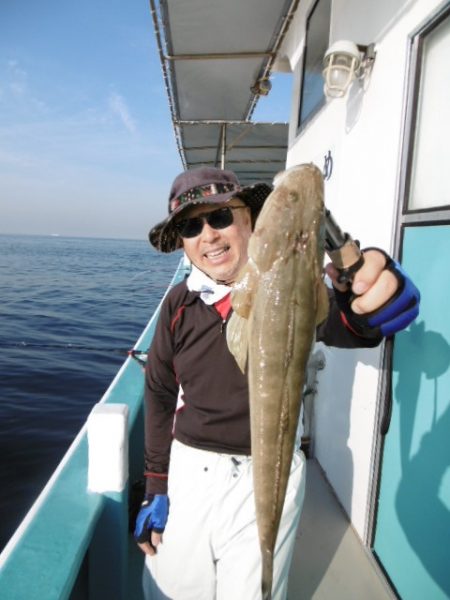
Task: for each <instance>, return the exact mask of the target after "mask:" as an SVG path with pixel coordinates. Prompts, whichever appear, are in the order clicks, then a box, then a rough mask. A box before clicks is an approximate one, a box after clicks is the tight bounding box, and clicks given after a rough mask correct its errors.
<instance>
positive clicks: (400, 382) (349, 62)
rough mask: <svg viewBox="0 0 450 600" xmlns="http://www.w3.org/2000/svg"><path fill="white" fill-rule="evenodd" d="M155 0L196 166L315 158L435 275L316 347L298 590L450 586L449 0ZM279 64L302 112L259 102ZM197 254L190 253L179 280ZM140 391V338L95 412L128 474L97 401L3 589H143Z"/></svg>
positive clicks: (268, 165)
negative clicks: (371, 321) (134, 520)
mask: <svg viewBox="0 0 450 600" xmlns="http://www.w3.org/2000/svg"><path fill="white" fill-rule="evenodd" d="M150 10H151V14H152V17H153V22H154V28H155V35H156V40H157V47H158V52H159V57H160V60H161V65H162V73H163V80H164V84H165V86H166V90H167V96H168V102H169V107H170V113H171V118H172V123H173V129H174V135H175V139H176V142H177V146H178V150H179V153H180V158H181V162H182V165H183V167H184V168H191V167H195V166H199V165H215V166H220V167H222V168H230V169H232V170H234V171H235V172H236V173H237V175H238V177H239V179H240V180H241V183H243V184H251V183H253V182H256V181H266V182H268V183H271V182H272V180H273V177H274V175H275V174H276V173H277V172H278V171H280V170H282V169H284V168H285V167H286V166H287V167H289V166H293V165H295V164H299V163H305V162H308V163H309V162H313V163H315V164H316V165H317V166H319V167H320V168H321V169H322V170H323V175H324V180H325V201H326V205H327V207H328V209H330V210H331V211H332V213H333V215H334V217H335V218H336V220H337V221H338V222H339V224H340V225H341V227H342V228H343V229H344V230H345V231H348V232H350V233H351V235H352V236H353V237H354V238H358V239H359V240H360V241H361V245H362V247H363V248H364V247H369V246H378V247H381V248H383V249H385V250H386V251H388V252H390V253H391V255H393V256H394V257H395V258H397V259H399V260H400V261H401V262H402V264H403V266H404V267H405V269H406V270H407V271H408V273H409V274H410V275H411V276H412V278H413V280H414V281H415V283H416V284H417V285H418V287H419V289H420V290H421V293H422V302H421V313H420V316H419V318H418V319H417V321H416V322H415V323H413V324H412V325H411V326H410V327H409V328H408V329H407V330H406V331H403V332H401V333H399V334H397V335H396V336H395V339H389V340H387V341H386V342H384V343H383V344H382V345H381V346H380V347H379V348H376V349H363V350H352V351H348V350H345V351H344V350H338V349H333V348H328V347H325V346H322V345H320V344H317V345H316V347H315V348H314V352H313V354H312V358H311V361H310V366H309V368H308V378H307V385H306V386H305V389H304V392H303V396H304V398H303V400H304V411H303V425H304V433H303V447H304V450H305V452H307V455H308V475H307V495H306V501H305V508H304V511H303V515H302V519H301V522H300V526H299V530H298V535H297V537H298V544H297V547H296V550H295V555H294V561H293V566H292V569H291V574H290V580H289V592H288V597H289V599H290V600H298V599H300V600H303V599H304V600H307V599H310V598H314V599H328V598H338V599H339V598H345V599H346V600H348V599H358V600H359V599H362V598H364V599H367V598H373V599H384V598H402V599H405V600H416V599H417V600H423V599H433V600H441V599H444V598H450V569H449V565H450V546H449V544H448V538H449V532H450V442H449V435H448V431H449V429H450V369H449V364H450V325H449V324H448V318H447V307H446V303H447V298H448V296H449V293H450V278H449V277H448V266H447V263H448V258H447V257H448V256H449V252H450V201H449V198H450V194H449V191H450V190H449V183H448V182H449V179H448V177H447V172H446V170H447V168H448V167H447V152H446V142H447V139H448V136H449V133H450V127H449V123H450V116H449V114H450V108H449V107H450V84H449V77H448V57H449V55H450V4H449V2H448V1H446V2H442V1H441V0H391V1H390V2H371V1H370V0H347V1H345V2H344V1H342V0H242V1H240V2H238V1H236V0H229V1H228V2H219V1H218V0H192V1H187V0H185V1H184V2H182V1H180V0H150ZM281 77H283V78H284V77H287V78H290V81H291V84H290V89H291V92H290V97H286V98H284V100H283V101H284V102H286V106H287V107H289V109H288V110H289V113H288V114H290V119H289V122H276V123H274V122H264V121H263V120H262V121H260V122H258V121H256V120H254V118H253V117H254V115H255V114H256V109H257V106H258V103H259V102H261V101H262V100H261V98H263V99H264V100H263V101H265V97H266V96H267V98H268V99H270V97H271V94H273V93H274V89H275V85H276V82H277V79H278V78H281ZM188 269H189V266H188V265H186V264H185V262H184V260H183V259H182V260H181V262H180V265H179V267H178V269H177V271H176V273H175V274H174V278H173V281H172V284H174V283H176V282H177V281H180V280H181V279H182V278H183V277H184V276H185V275H186V272H187V270H188ZM157 314H158V311H156V313H155V315H153V317H152V319H151V321H150V322H149V324H148V325H147V327H146V328H145V330H144V332H143V334H142V336H141V338H140V339H139V340H138V341H137V343H136V347H135V352H134V353H132V354H134V355H135V357H136V356H137V357H138V356H139V352H140V351H143V352H145V350H146V349H147V348H148V346H149V344H150V343H151V339H152V335H153V331H154V327H155V323H156V319H157ZM142 402H143V374H142V365H141V364H139V362H138V361H136V360H134V357H133V356H130V357H129V358H128V359H127V361H126V362H125V363H124V365H123V366H122V368H121V369H120V371H119V373H118V374H117V376H116V377H115V379H114V381H113V382H112V384H111V386H110V388H109V389H108V391H107V392H106V394H105V395H104V397H103V398H101V399H100V401H99V403H98V405H96V407H94V409H93V413H92V415H91V416H92V419H91V417H90V419H91V420H90V423H91V424H92V423H94V425H95V423H96V419H100V421H99V422H101V423H102V427H100V429H104V427H108V423H111V422H112V421H108V419H116V420H118V422H120V424H121V427H122V430H123V431H125V437H124V439H122V438H121V437H120V435H118V436H116V437H117V439H118V440H119V441H120V443H119V450H120V449H121V450H120V451H118V452H119V454H118V458H117V463H118V469H119V471H121V477H119V479H120V480H121V482H122V483H121V484H120V485H117V481H116V483H114V484H111V485H109V486H108V483H107V482H106V483H105V482H100V483H99V482H98V481H95V473H96V472H97V473H98V472H101V471H102V469H101V466H100V467H99V466H98V464H97V463H98V461H99V460H100V459H99V455H98V454H95V448H96V446H98V445H99V444H100V445H101V439H100V440H98V439H96V438H95V436H94V433H92V436H94V437H92V438H91V431H92V432H94V430H95V429H96V428H95V426H93V427H91V429H90V426H89V420H88V423H87V424H86V425H85V426H84V427H83V429H82V430H81V431H80V433H79V434H78V436H77V437H76V439H75V440H74V442H73V444H72V445H71V447H70V449H69V450H68V452H67V453H66V455H65V456H64V458H63V459H62V461H61V463H60V465H59V466H58V468H57V469H56V471H55V473H54V474H53V475H52V477H51V479H50V480H49V482H48V483H47V485H46V486H45V488H44V490H43V491H42V493H41V494H40V496H39V498H38V499H37V501H36V503H35V504H34V505H33V507H32V508H31V510H30V512H29V513H28V515H27V516H26V517H25V519H24V521H23V523H22V524H21V525H20V526H19V528H18V530H17V531H16V532H15V534H14V535H13V537H12V538H11V540H10V542H9V543H8V545H7V546H6V548H5V549H4V550H3V552H2V554H1V556H0V598H1V600H13V599H15V600H22V599H24V598H27V600H31V599H36V600H43V599H45V600H56V599H63V598H70V599H72V600H76V599H78V598H83V599H84V598H92V599H95V600H97V599H103V598H108V599H112V598H113V599H116V598H117V599H130V600H134V599H136V600H139V599H140V598H141V597H142V592H141V590H140V571H141V569H142V563H143V558H142V555H141V554H140V553H139V551H138V550H137V549H136V546H135V544H134V542H133V539H132V537H131V535H130V533H129V530H128V505H129V501H130V495H132V492H134V491H135V490H136V486H135V485H134V482H136V481H139V479H140V477H141V471H142V454H143V423H142V421H143V414H142V413H143V409H142ZM102 419H103V421H102ZM114 423H116V421H114ZM103 424H104V425H103ZM114 427H115V425H114ZM114 427H113V428H114ZM88 434H89V435H88ZM88 437H89V443H88ZM113 437H114V436H113ZM100 454H101V452H100ZM95 461H97V463H96V464H95V465H94V464H93V462H95ZM100 464H101V463H100ZM116 479H117V477H116ZM3 518H4V517H3Z"/></svg>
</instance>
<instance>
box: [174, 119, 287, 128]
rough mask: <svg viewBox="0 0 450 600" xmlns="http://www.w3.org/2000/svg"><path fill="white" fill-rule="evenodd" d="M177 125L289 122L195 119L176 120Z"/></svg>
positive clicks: (250, 124) (249, 124) (252, 124)
mask: <svg viewBox="0 0 450 600" xmlns="http://www.w3.org/2000/svg"><path fill="white" fill-rule="evenodd" d="M175 125H248V126H249V127H250V126H252V127H254V126H255V125H287V123H280V122H267V123H265V122H264V121H242V120H228V119H195V120H193V121H185V120H179V121H178V120H176V121H175Z"/></svg>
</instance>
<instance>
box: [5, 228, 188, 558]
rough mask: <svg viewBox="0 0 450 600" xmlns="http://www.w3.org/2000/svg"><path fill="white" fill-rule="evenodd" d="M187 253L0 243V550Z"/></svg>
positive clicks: (102, 242)
mask: <svg viewBox="0 0 450 600" xmlns="http://www.w3.org/2000/svg"><path fill="white" fill-rule="evenodd" d="M179 260H180V253H179V252H177V253H175V254H173V255H162V254H159V253H157V252H155V251H153V250H152V249H151V247H150V245H149V244H148V242H147V241H144V240H142V241H136V240H111V239H91V238H66V237H57V236H52V237H44V236H9V235H0V515H1V517H0V549H2V548H3V547H4V545H5V544H6V542H7V541H8V539H9V538H10V537H11V535H12V533H13V532H14V530H15V529H16V527H17V526H18V525H19V523H20V521H21V520H22V518H23V517H24V516H25V514H26V512H27V510H28V509H29V508H30V506H31V505H32V503H33V502H34V500H35V499H36V497H37V496H38V494H39V492H40V491H41V489H42V488H43V486H44V485H45V483H46V481H47V479H48V478H49V476H50V475H51V473H52V472H53V471H54V469H55V468H56V466H57V464H58V463H59V461H60V459H61V458H62V456H63V455H64V453H65V451H66V450H67V448H68V447H69V445H70V443H71V442H72V440H73V438H74V437H75V435H76V434H77V432H78V431H79V429H80V427H81V426H82V425H83V423H84V421H85V420H86V417H87V416H88V414H89V412H90V410H91V408H92V406H93V405H94V404H95V403H96V402H97V401H98V400H99V399H100V398H101V396H102V395H103V393H104V392H105V390H106V389H107V387H108V385H109V383H110V382H111V380H112V379H113V377H114V375H115V374H116V372H117V371H118V369H119V367H120V365H121V364H122V362H123V361H124V360H125V359H126V357H127V351H128V350H129V349H130V348H132V347H133V346H134V343H135V341H136V340H137V338H138V337H139V336H140V334H141V332H142V330H143V328H144V326H145V325H146V324H147V322H148V320H149V318H150V317H151V316H152V314H153V312H154V310H155V308H156V307H157V305H158V303H159V301H160V300H161V298H162V296H163V294H164V292H165V290H166V288H167V285H168V283H169V282H170V280H171V278H172V276H173V273H174V271H175V268H176V266H177V264H178V262H179Z"/></svg>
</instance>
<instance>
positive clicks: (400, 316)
mask: <svg viewBox="0 0 450 600" xmlns="http://www.w3.org/2000/svg"><path fill="white" fill-rule="evenodd" d="M372 249H373V250H378V251H379V252H382V253H383V254H384V255H385V257H386V266H385V269H386V270H388V271H391V273H393V274H394V275H395V277H396V278H397V281H398V283H399V287H398V290H397V292H396V293H395V295H394V296H393V297H392V298H391V299H390V300H389V301H388V302H386V304H384V305H383V306H382V307H380V308H379V309H378V310H376V311H374V312H371V313H367V314H364V315H357V314H355V313H354V312H353V311H352V309H351V308H350V305H351V302H352V301H353V300H354V295H353V293H352V292H351V290H349V291H347V292H339V291H338V290H336V289H335V290H334V293H335V295H336V301H337V303H338V306H339V308H340V310H341V313H342V314H343V316H344V321H345V323H346V325H347V326H348V327H349V329H351V330H352V331H353V332H354V333H356V335H359V336H361V337H364V338H367V339H380V338H382V337H389V336H391V335H394V333H397V332H398V331H401V330H402V329H406V327H408V325H409V324H410V323H411V322H412V321H414V319H415V318H416V317H417V315H418V314H419V304H420V292H419V290H418V289H417V288H416V286H415V285H414V283H413V282H412V281H411V279H410V278H409V277H408V275H407V274H406V273H405V271H404V270H403V269H402V267H401V266H400V265H399V263H398V262H396V261H395V260H392V258H391V257H390V256H388V255H387V254H386V253H385V252H383V251H382V250H379V249H378V248H370V250H372Z"/></svg>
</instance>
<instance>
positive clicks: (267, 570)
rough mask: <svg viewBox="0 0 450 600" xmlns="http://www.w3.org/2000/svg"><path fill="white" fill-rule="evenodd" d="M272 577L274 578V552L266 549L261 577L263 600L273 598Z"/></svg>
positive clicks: (263, 555)
mask: <svg viewBox="0 0 450 600" xmlns="http://www.w3.org/2000/svg"><path fill="white" fill-rule="evenodd" d="M272 578H273V552H271V551H270V550H267V549H266V550H264V551H263V552H262V578H261V594H262V600H271V598H272Z"/></svg>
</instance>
